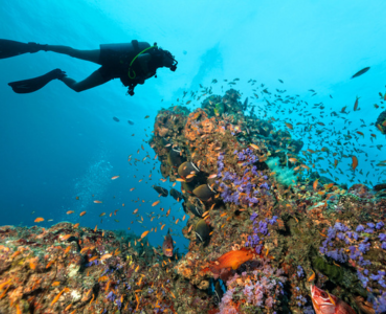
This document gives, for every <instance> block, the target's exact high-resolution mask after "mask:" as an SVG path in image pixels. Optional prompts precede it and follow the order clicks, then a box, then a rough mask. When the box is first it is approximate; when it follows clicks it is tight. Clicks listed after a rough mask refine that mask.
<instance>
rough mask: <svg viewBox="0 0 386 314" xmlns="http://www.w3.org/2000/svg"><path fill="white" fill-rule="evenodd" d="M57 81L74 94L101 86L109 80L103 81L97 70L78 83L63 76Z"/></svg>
mask: <svg viewBox="0 0 386 314" xmlns="http://www.w3.org/2000/svg"><path fill="white" fill-rule="evenodd" d="M59 80H61V81H62V82H63V83H64V84H66V85H67V86H68V87H69V88H71V89H73V90H74V91H76V92H82V91H84V90H87V89H90V88H93V87H96V86H99V85H102V84H104V83H106V82H108V81H110V79H105V78H104V77H103V76H102V75H101V73H100V71H99V70H96V71H95V72H93V73H92V74H91V75H90V76H89V77H87V78H86V79H84V80H83V81H80V82H76V81H75V80H73V79H72V78H70V77H68V76H64V77H63V78H60V79H59Z"/></svg>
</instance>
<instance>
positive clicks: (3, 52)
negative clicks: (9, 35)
mask: <svg viewBox="0 0 386 314" xmlns="http://www.w3.org/2000/svg"><path fill="white" fill-rule="evenodd" d="M46 47H47V45H40V44H36V43H28V44H25V43H21V42H18V41H14V40H8V39H0V59H5V58H10V57H14V56H18V55H21V54H23V53H27V52H30V53H34V52H38V51H39V50H45V48H46ZM46 51H47V50H46Z"/></svg>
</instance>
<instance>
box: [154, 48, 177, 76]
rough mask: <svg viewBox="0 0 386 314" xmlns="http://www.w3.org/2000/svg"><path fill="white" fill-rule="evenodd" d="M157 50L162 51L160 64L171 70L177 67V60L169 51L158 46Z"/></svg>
mask: <svg viewBox="0 0 386 314" xmlns="http://www.w3.org/2000/svg"><path fill="white" fill-rule="evenodd" d="M159 50H160V51H161V52H162V66H163V67H166V68H169V69H170V70H172V71H173V72H174V71H175V70H176V69H177V64H178V62H177V60H176V59H174V56H173V55H172V54H171V53H170V51H167V50H163V49H161V48H159Z"/></svg>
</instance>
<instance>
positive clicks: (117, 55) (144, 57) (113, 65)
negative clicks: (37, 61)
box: [0, 39, 178, 96]
mask: <svg viewBox="0 0 386 314" xmlns="http://www.w3.org/2000/svg"><path fill="white" fill-rule="evenodd" d="M41 50H44V51H53V52H57V53H62V54H66V55H69V56H71V57H74V58H77V59H81V60H86V61H90V62H94V63H97V64H99V65H101V67H100V68H99V69H98V70H96V71H95V72H93V73H92V74H91V75H90V76H89V77H87V78H86V79H84V80H83V81H79V82H76V81H75V80H74V79H72V78H70V77H69V76H67V74H66V72H64V71H62V70H60V69H55V70H52V71H50V72H48V73H46V74H44V75H42V76H39V77H36V78H32V79H28V80H23V81H17V82H11V83H8V85H9V86H11V87H12V89H13V90H14V92H16V93H19V94H24V93H32V92H34V91H37V90H39V89H41V88H42V87H44V86H45V85H46V84H47V83H49V82H50V81H52V80H54V79H58V80H60V81H62V82H63V83H64V84H66V85H67V86H68V87H70V88H71V89H73V90H74V91H76V92H81V91H84V90H87V89H90V88H93V87H96V86H99V85H102V84H104V83H106V82H108V81H110V80H112V79H115V78H119V79H120V80H121V82H122V83H123V85H125V86H126V87H128V94H129V95H131V96H132V95H134V87H135V86H136V85H137V84H144V82H145V80H147V79H149V78H150V77H153V76H155V77H157V74H156V71H157V69H158V68H162V67H167V68H169V69H170V70H171V71H173V72H174V71H175V70H176V69H177V64H178V62H177V61H176V60H175V59H174V56H173V55H172V54H171V53H170V52H169V51H167V50H163V49H161V48H159V47H158V46H157V43H154V45H153V46H150V44H148V43H147V42H138V41H137V40H132V41H131V43H121V44H102V45H100V49H94V50H78V49H74V48H71V47H68V46H55V45H40V44H36V43H32V42H31V43H27V44H25V43H20V42H17V41H13V40H7V39H0V59H5V58H9V57H13V56H17V55H20V54H23V53H27V52H29V53H35V52H38V51H41Z"/></svg>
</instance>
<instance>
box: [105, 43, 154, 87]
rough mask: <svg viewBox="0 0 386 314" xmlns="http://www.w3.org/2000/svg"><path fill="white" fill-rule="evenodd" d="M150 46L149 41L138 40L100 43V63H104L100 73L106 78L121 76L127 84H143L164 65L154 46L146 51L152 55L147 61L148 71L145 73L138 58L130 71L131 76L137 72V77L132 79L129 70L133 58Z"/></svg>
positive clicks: (122, 80)
mask: <svg viewBox="0 0 386 314" xmlns="http://www.w3.org/2000/svg"><path fill="white" fill-rule="evenodd" d="M149 47H150V44H149V43H147V42H138V41H136V40H133V41H132V42H131V43H123V44H102V45H100V63H101V64H102V67H101V68H99V72H100V74H101V75H102V77H103V78H105V79H106V80H111V79H115V78H119V79H120V80H121V82H122V83H123V85H125V86H131V85H134V86H135V85H137V84H143V83H144V82H145V80H146V79H148V78H150V77H152V76H154V75H155V74H156V70H157V68H159V67H160V66H162V65H160V62H162V61H161V59H160V56H159V54H157V53H156V50H157V49H155V48H152V49H149V50H147V51H146V52H145V53H149V54H150V55H151V59H150V61H149V62H148V63H147V67H148V70H149V72H148V73H144V71H143V68H142V66H141V64H140V61H139V60H138V58H137V59H136V60H135V61H134V63H133V65H132V67H131V71H130V73H131V76H133V75H134V72H135V78H133V79H131V78H130V77H129V75H128V71H129V65H130V63H131V61H132V60H133V58H134V57H135V56H136V55H138V53H140V52H141V51H143V50H144V49H146V48H149ZM133 71H134V72H133Z"/></svg>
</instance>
